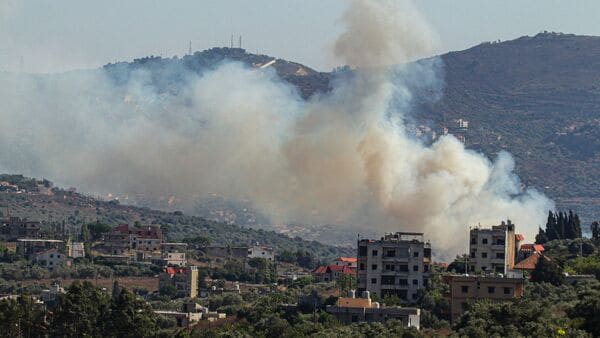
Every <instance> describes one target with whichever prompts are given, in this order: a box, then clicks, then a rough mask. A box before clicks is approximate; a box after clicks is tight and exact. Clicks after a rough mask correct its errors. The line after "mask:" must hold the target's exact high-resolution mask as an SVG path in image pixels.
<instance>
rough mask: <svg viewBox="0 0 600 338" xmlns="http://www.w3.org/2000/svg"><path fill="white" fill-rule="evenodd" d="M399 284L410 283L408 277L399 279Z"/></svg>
mask: <svg viewBox="0 0 600 338" xmlns="http://www.w3.org/2000/svg"><path fill="white" fill-rule="evenodd" d="M398 285H408V279H403V278H401V279H398Z"/></svg>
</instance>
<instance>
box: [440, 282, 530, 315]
mask: <svg viewBox="0 0 600 338" xmlns="http://www.w3.org/2000/svg"><path fill="white" fill-rule="evenodd" d="M443 279H444V282H445V283H446V284H448V286H449V292H448V293H447V294H446V295H445V297H446V299H448V302H449V303H450V318H451V319H452V321H455V320H457V319H459V318H460V316H461V315H462V314H463V312H464V311H465V310H466V308H467V305H468V304H469V302H474V301H476V300H478V299H490V300H494V301H503V300H511V299H514V298H520V297H521V296H523V285H524V279H523V278H507V277H494V276H469V275H445V276H443Z"/></svg>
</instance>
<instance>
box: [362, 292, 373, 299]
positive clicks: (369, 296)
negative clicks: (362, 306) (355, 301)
mask: <svg viewBox="0 0 600 338" xmlns="http://www.w3.org/2000/svg"><path fill="white" fill-rule="evenodd" d="M362 295H363V298H365V299H371V293H370V292H369V291H363V293H362Z"/></svg>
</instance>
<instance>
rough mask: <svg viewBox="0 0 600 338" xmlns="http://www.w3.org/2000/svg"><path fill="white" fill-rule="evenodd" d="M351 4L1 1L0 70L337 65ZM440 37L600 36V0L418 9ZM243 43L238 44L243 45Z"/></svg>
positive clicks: (470, 41)
mask: <svg viewBox="0 0 600 338" xmlns="http://www.w3.org/2000/svg"><path fill="white" fill-rule="evenodd" d="M344 2H345V1H344V0H293V1H292V0H290V1H281V0H271V1H265V0H255V1H243V0H238V1H234V0H219V1H216V0H215V1H208V0H204V1H198V0H186V1H177V0H169V1H167V0H164V1H158V0H118V1H117V0H102V1H82V0H60V1H55V0H0V70H18V69H19V68H20V64H21V62H20V60H21V56H22V57H23V70H24V71H27V72H55V71H62V70H68V69H76V68H91V67H98V66H101V65H103V64H105V63H107V62H114V61H120V60H130V59H132V58H135V57H141V56H146V55H151V54H153V55H163V56H172V55H175V54H177V55H182V54H185V53H186V52H187V49H188V41H189V40H191V41H192V44H193V49H194V50H202V49H206V48H210V47H213V46H227V45H229V41H230V36H231V34H235V35H238V34H242V35H243V47H244V48H246V49H247V50H249V51H250V52H259V53H265V54H269V55H273V56H278V57H282V58H286V59H290V60H294V61H299V62H302V63H305V64H306V65H309V66H312V67H314V68H317V69H320V70H329V69H330V68H331V67H333V66H335V62H334V60H332V58H331V57H330V55H331V53H330V49H329V46H330V44H331V42H332V41H333V39H334V38H335V36H336V35H337V33H338V32H339V31H340V30H341V27H340V23H339V21H338V18H339V16H340V14H341V12H342V11H343V8H344V5H345V4H344ZM417 5H418V7H419V8H421V9H422V11H423V13H424V15H425V17H427V18H428V19H429V20H430V22H431V24H432V25H433V26H434V27H435V29H436V30H437V31H438V34H439V36H440V47H439V52H440V53H441V52H445V51H449V50H459V49H464V48H468V47H470V46H472V45H475V44H477V43H479V42H482V41H490V40H498V39H501V40H508V39H513V38H516V37H519V36H522V35H533V34H536V33H538V32H540V31H543V30H549V31H561V32H568V33H577V34H587V35H600V20H598V13H600V1H597V0H589V1H577V2H571V1H557V0H535V1H533V0H529V1H516V0H515V1H507V0H502V1H499V0H494V1H480V0H477V1H476V0H468V1H450V0H427V1H419V2H417ZM236 42H237V38H236Z"/></svg>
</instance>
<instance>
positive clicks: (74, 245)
mask: <svg viewBox="0 0 600 338" xmlns="http://www.w3.org/2000/svg"><path fill="white" fill-rule="evenodd" d="M67 254H68V256H69V257H71V258H81V257H85V244H84V243H83V242H69V243H67Z"/></svg>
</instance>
